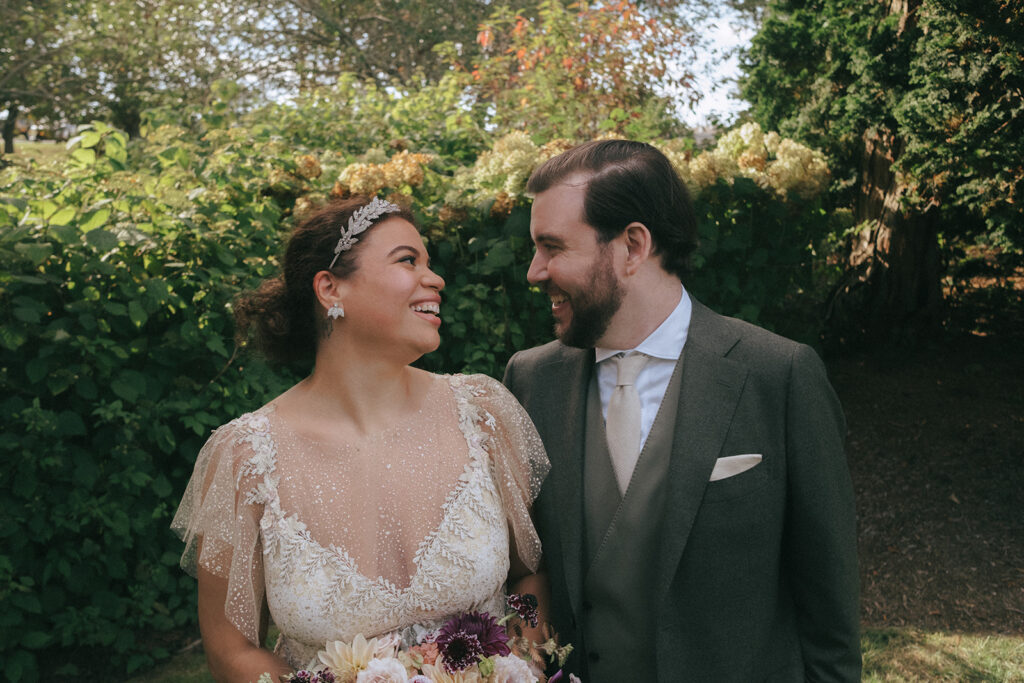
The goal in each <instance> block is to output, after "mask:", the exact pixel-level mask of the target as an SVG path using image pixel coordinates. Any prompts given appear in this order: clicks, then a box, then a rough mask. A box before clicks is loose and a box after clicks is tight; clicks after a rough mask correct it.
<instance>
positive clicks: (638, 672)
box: [583, 358, 683, 683]
mask: <svg viewBox="0 0 1024 683" xmlns="http://www.w3.org/2000/svg"><path fill="white" fill-rule="evenodd" d="M682 364H683V360H682V358H680V360H679V362H678V363H676V368H675V371H674V372H673V374H672V379H671V380H670V381H669V383H668V387H667V389H666V390H665V396H664V398H663V399H662V401H661V405H660V406H659V407H658V414H657V416H656V417H655V419H654V424H653V425H652V426H651V431H650V434H649V435H648V436H647V441H646V442H645V443H644V446H643V450H641V452H640V457H639V458H638V460H637V463H636V467H635V468H634V470H633V475H632V477H631V479H630V481H629V486H628V487H627V489H626V493H625V495H624V496H623V495H620V494H619V488H618V486H617V484H616V481H615V472H614V470H613V469H612V463H611V456H610V455H609V453H608V440H607V437H606V434H605V427H604V418H603V417H602V415H601V399H600V396H599V395H598V391H597V381H596V375H597V373H594V375H593V377H592V378H591V382H590V388H589V391H588V395H587V408H586V410H587V415H586V437H585V439H586V440H585V446H584V448H585V455H584V464H583V507H584V516H585V520H584V533H585V536H584V563H585V569H584V580H583V622H584V623H583V640H584V643H585V649H586V657H587V669H588V677H587V681H588V683H611V682H612V681H654V680H656V679H657V662H656V661H655V642H656V639H657V630H656V628H657V625H656V624H655V623H654V615H655V614H657V613H658V609H657V606H656V605H655V604H654V601H655V599H656V597H657V596H655V595H653V587H654V584H655V569H656V567H657V562H655V558H657V556H658V550H659V544H660V542H661V520H662V517H663V515H662V510H663V508H664V506H665V491H666V488H667V487H666V485H665V478H666V476H667V474H668V463H669V455H670V454H671V452H672V439H673V437H674V436H675V419H676V409H677V407H678V405H679V388H680V383H681V380H680V377H681V375H682Z"/></svg>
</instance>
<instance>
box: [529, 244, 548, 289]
mask: <svg viewBox="0 0 1024 683" xmlns="http://www.w3.org/2000/svg"><path fill="white" fill-rule="evenodd" d="M547 279H548V260H547V257H545V256H544V255H542V254H541V251H540V249H535V250H534V252H533V260H532V261H530V269H529V270H528V271H526V280H527V281H528V282H529V283H530V284H531V285H535V284H537V283H538V282H544V281H545V280H547Z"/></svg>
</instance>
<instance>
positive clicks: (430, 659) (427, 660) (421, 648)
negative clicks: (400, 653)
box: [409, 643, 438, 664]
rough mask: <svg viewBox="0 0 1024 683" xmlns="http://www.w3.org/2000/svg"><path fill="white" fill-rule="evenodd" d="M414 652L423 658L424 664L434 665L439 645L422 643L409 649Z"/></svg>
mask: <svg viewBox="0 0 1024 683" xmlns="http://www.w3.org/2000/svg"><path fill="white" fill-rule="evenodd" d="M409 650H410V651H412V652H418V653H419V654H420V655H421V656H422V657H423V663H424V664H433V663H434V662H436V661H437V655H438V649H437V643H421V644H419V645H413V646H412V647H411V648H409Z"/></svg>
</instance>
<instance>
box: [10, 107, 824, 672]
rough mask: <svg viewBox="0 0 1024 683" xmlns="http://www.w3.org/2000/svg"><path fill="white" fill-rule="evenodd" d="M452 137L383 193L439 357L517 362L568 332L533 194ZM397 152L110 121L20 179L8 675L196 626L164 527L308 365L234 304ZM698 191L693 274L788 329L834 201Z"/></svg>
mask: <svg viewBox="0 0 1024 683" xmlns="http://www.w3.org/2000/svg"><path fill="white" fill-rule="evenodd" d="M310 125H311V126H315V125H316V124H315V122H310ZM478 133H479V131H474V132H473V135H474V136H476V135H478ZM446 139H447V140H448V142H446V143H445V144H446V145H447V147H446V148H445V149H446V150H447V151H448V152H450V153H448V154H447V155H441V156H438V155H436V154H435V155H433V156H431V157H430V159H429V160H424V162H423V163H422V164H420V163H417V164H411V163H410V164H406V166H407V168H413V167H414V166H415V167H416V168H419V169H420V170H421V171H422V177H419V176H417V177H415V178H413V179H411V180H410V179H408V178H406V179H405V180H404V181H402V182H396V183H395V185H397V186H394V187H381V188H380V189H381V192H382V193H384V194H389V193H390V194H399V195H402V196H403V201H406V202H408V203H410V204H411V206H412V208H413V210H414V212H415V213H416V214H417V215H418V217H419V219H420V222H421V223H422V225H423V226H424V227H425V233H426V234H427V236H428V237H429V238H430V249H431V253H432V258H433V262H434V264H435V267H436V269H437V270H438V272H440V273H441V274H442V275H443V276H444V277H445V279H446V280H447V283H448V286H447V288H446V290H445V303H444V306H443V309H442V314H443V319H444V327H443V328H442V337H443V342H442V346H441V349H440V350H439V351H438V352H436V353H434V354H431V356H429V357H427V358H425V359H424V360H423V361H421V362H422V364H423V365H424V366H425V367H428V368H430V369H433V370H439V371H449V372H451V371H461V370H468V371H474V372H486V373H490V374H492V375H500V373H501V371H502V369H503V366H504V363H505V361H506V360H507V358H508V356H509V355H511V353H512V352H513V351H515V350H516V349H519V348H524V347H527V346H531V345H534V344H538V343H542V342H545V341H547V340H548V339H549V338H550V325H551V321H550V314H549V313H548V306H549V304H548V302H547V300H546V298H545V297H544V296H542V295H541V294H539V293H538V292H536V291H535V290H533V289H531V288H530V287H529V286H528V285H527V283H526V269H527V266H528V264H529V260H530V258H531V256H532V245H531V243H530V239H529V201H528V200H527V199H526V198H524V197H522V196H521V195H518V194H516V193H515V192H512V193H508V192H505V191H503V190H502V191H498V190H496V189H495V187H494V185H493V181H494V175H493V173H492V174H491V175H489V176H488V175H487V174H486V173H482V172H481V171H480V169H479V168H478V167H474V166H470V165H467V164H468V163H469V162H467V161H466V160H465V159H466V157H467V155H468V154H469V151H467V150H470V149H472V148H473V146H474V145H476V144H477V143H476V142H473V143H472V145H469V146H467V147H463V148H459V147H458V146H457V145H454V146H453V145H452V144H451V136H449V138H446ZM474 139H475V138H474ZM401 146H402V145H399V147H401ZM453 148H455V149H456V151H450V150H451V149H453ZM397 154H398V153H397V152H395V150H389V151H381V150H371V152H370V153H369V154H368V155H365V156H364V157H363V158H361V159H358V160H357V159H355V158H354V157H351V156H346V155H345V154H344V153H342V152H338V151H324V150H322V149H320V150H318V149H306V148H303V147H301V146H299V145H297V144H296V143H295V141H294V140H287V141H286V140H284V139H281V138H280V137H279V136H278V132H275V129H273V128H271V127H268V126H264V125H252V126H250V127H245V128H230V129H212V130H207V131H205V132H204V133H192V132H189V131H186V130H183V129H179V128H172V127H162V128H157V129H154V130H151V131H149V133H148V135H147V137H146V138H145V139H143V140H139V141H134V142H132V143H131V144H128V143H127V141H126V140H125V137H124V136H123V135H122V134H121V133H120V132H118V131H115V130H112V129H109V128H107V127H105V126H103V125H102V124H95V125H94V126H93V127H91V128H89V129H88V130H86V131H84V132H83V134H82V135H81V136H80V138H78V139H77V140H76V141H75V142H74V144H73V152H72V153H71V155H70V157H69V159H68V161H67V163H66V164H65V165H63V166H60V167H56V168H41V167H31V168H13V169H7V170H6V171H4V172H2V173H0V311H2V316H3V317H2V323H0V415H2V417H0V420H2V422H0V497H2V499H3V501H4V505H3V507H2V508H0V515H2V519H0V535H2V536H3V543H2V551H0V603H2V604H3V609H2V610H0V670H2V671H3V673H4V674H5V675H6V677H7V678H8V679H11V680H34V679H36V678H38V677H39V676H40V675H43V676H47V675H50V676H52V675H57V676H72V675H74V674H75V673H78V674H88V675H90V676H91V675H96V674H97V669H95V668H93V667H95V666H96V665H97V664H101V665H102V667H103V671H105V672H106V673H107V674H108V675H109V676H111V677H114V678H117V677H120V676H121V675H122V674H124V673H125V672H131V671H135V670H137V669H140V668H143V667H146V666H149V665H150V664H151V663H153V662H154V661H156V660H159V659H162V658H165V657H167V656H168V654H169V653H168V649H167V645H168V642H169V636H168V635H167V634H173V633H175V632H176V629H180V628H181V627H185V626H189V625H191V624H193V623H194V621H195V582H194V581H193V580H192V579H191V578H189V577H187V576H184V575H183V574H182V573H181V571H180V570H179V568H178V566H177V563H178V556H179V554H180V551H181V547H180V543H179V542H178V540H177V539H176V538H175V537H174V536H173V534H172V533H171V532H170V531H169V529H168V525H169V523H170V519H171V517H172V515H173V513H174V510H175V507H176V505H177V502H178V500H179V497H180V495H181V493H182V491H183V490H184V486H185V483H186V482H187V480H188V476H189V475H190V473H191V469H192V463H193V462H194V460H195V456H196V453H197V452H198V450H199V448H200V446H201V444H202V443H203V441H204V440H205V438H206V437H207V435H208V434H209V432H210V430H211V429H212V428H214V427H216V426H217V425H219V424H221V423H223V422H225V421H227V420H229V419H231V418H232V417H235V416H237V415H238V414H241V413H242V412H245V411H248V410H252V409H254V408H256V407H258V406H259V405H261V404H262V403H264V402H265V401H266V400H268V399H269V398H271V397H273V396H274V395H276V394H277V393H278V392H280V391H281V390H283V389H284V388H285V387H287V386H288V385H289V384H290V383H291V382H293V381H294V380H295V378H296V377H297V374H296V373H295V372H294V371H288V370H281V369H277V370H274V369H272V368H269V367H267V366H266V365H264V364H263V363H262V362H260V361H259V360H258V359H255V358H253V357H251V356H249V355H248V354H247V353H246V352H245V351H244V349H243V350H239V349H236V348H235V346H234V344H233V342H232V337H233V328H232V317H231V312H230V302H231V300H232V298H233V297H234V296H235V294H237V292H239V291H240V290H242V289H244V288H248V287H252V286H254V285H255V284H256V283H257V282H258V281H259V280H260V279H261V278H263V277H266V276H268V275H270V274H274V273H276V260H275V259H276V256H277V254H279V253H280V250H281V246H282V242H283V237H284V236H285V235H286V234H287V231H288V229H289V228H290V226H291V224H292V221H293V216H292V214H293V212H301V211H303V210H305V208H307V207H308V205H309V203H310V202H312V201H316V200H317V199H322V198H324V197H325V196H327V194H328V193H330V192H332V191H334V192H341V193H344V192H345V191H346V189H347V188H346V186H345V183H344V182H342V183H340V184H336V180H337V179H338V178H339V177H341V178H349V179H350V178H351V177H352V175H353V171H352V169H351V164H352V163H353V162H356V161H360V162H362V163H363V164H364V166H366V167H369V166H372V165H373V164H375V163H376V164H378V165H380V164H383V163H387V162H388V161H389V158H390V159H394V158H395V157H396V155H397ZM485 156H486V155H485ZM481 159H484V157H481ZM484 160H485V161H486V159H484ZM478 165H479V160H478ZM346 169H348V170H346ZM460 169H461V170H460ZM413 170H415V169H413ZM492 170H493V169H492ZM474 173H475V175H474ZM502 173H504V174H505V175H506V176H507V175H508V173H511V171H508V172H505V171H502V172H500V173H499V176H501V174H502ZM413 175H416V174H413ZM502 177H504V176H502ZM474 178H476V180H474ZM499 179H500V178H499ZM346 182H348V181H346ZM488 183H490V185H489V184H488ZM697 206H698V211H699V214H700V217H701V228H700V230H701V236H702V238H703V240H704V247H703V250H702V251H701V252H700V254H699V255H698V258H697V261H698V263H699V265H700V268H699V269H698V270H697V271H696V273H695V275H694V278H693V282H692V283H690V286H691V289H693V290H694V291H695V292H696V293H697V295H698V296H700V297H701V298H702V299H704V300H705V301H706V302H707V303H709V304H711V305H713V306H716V307H718V308H719V309H720V310H723V311H724V312H727V313H733V314H740V315H742V316H744V317H746V318H748V319H751V320H760V321H762V322H764V321H766V320H767V321H769V322H770V321H771V316H772V315H775V314H778V313H779V312H781V311H784V309H785V304H786V302H787V301H791V300H792V299H793V297H794V296H797V295H799V293H800V292H801V291H802V290H804V289H806V288H807V287H809V286H811V284H812V282H813V280H812V276H813V273H812V271H811V269H810V263H811V260H810V255H811V251H810V245H811V244H812V243H813V242H814V241H815V240H816V239H818V238H819V237H821V236H822V235H823V234H824V229H825V217H824V213H823V212H822V210H821V207H820V206H818V205H817V204H816V201H815V200H807V201H803V200H796V199H789V200H783V199H782V198H780V197H779V196H778V195H777V194H775V193H773V191H772V190H771V189H770V188H763V187H761V186H760V185H758V184H756V183H754V182H753V181H751V180H749V179H746V178H735V179H732V178H719V179H717V180H715V181H714V182H713V183H711V184H709V185H707V186H706V187H705V188H703V190H702V191H701V193H700V196H699V199H698V202H697Z"/></svg>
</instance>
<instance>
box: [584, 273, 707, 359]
mask: <svg viewBox="0 0 1024 683" xmlns="http://www.w3.org/2000/svg"><path fill="white" fill-rule="evenodd" d="M680 286H682V285H680ZM692 314H693V303H691V301H690V296H689V295H688V294H687V293H686V287H682V296H680V297H679V303H678V304H676V307H675V308H674V309H673V310H672V312H671V313H669V315H668V317H667V318H665V320H664V321H662V323H661V324H660V325H658V329H656V330H654V332H651V334H650V335H649V336H648V337H647V339H644V340H643V341H642V342H640V343H639V344H637V346H636V348H635V349H608V348H602V347H600V346H598V347H595V348H594V360H595V361H596V362H598V363H600V362H601V361H603V360H606V359H608V358H611V357H612V356H614V355H615V354H617V353H625V352H628V351H639V352H640V353H644V354H647V355H648V356H651V357H652V358H663V359H665V360H679V356H680V355H681V354H682V353H683V345H684V344H686V337H687V335H688V334H689V332H690V316H691V315H692Z"/></svg>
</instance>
